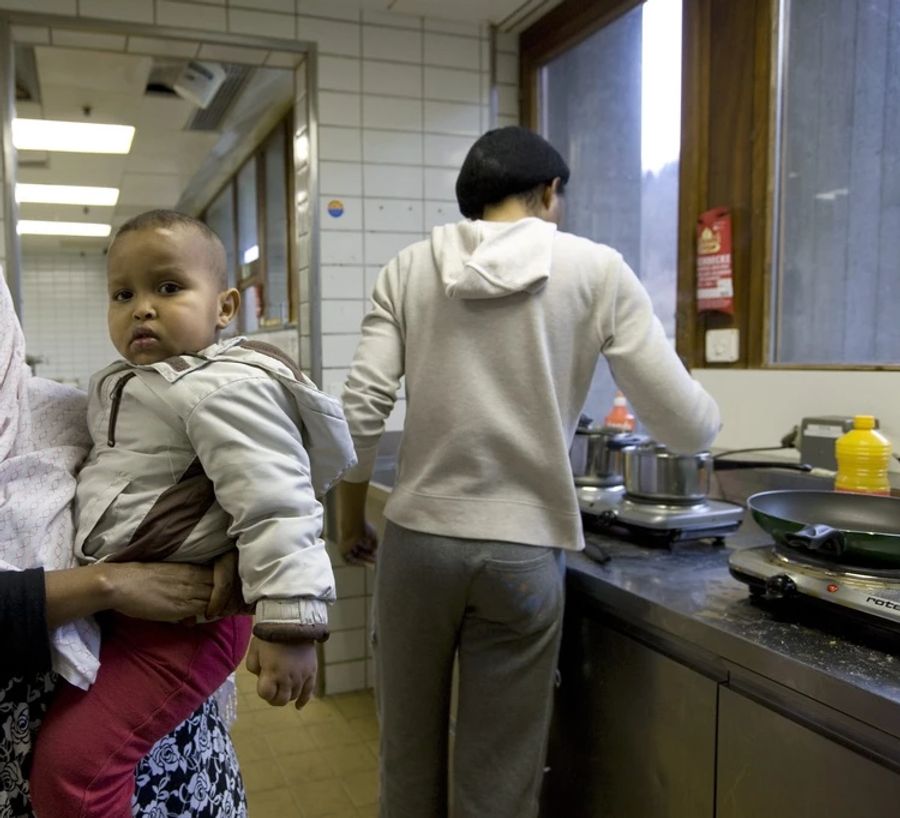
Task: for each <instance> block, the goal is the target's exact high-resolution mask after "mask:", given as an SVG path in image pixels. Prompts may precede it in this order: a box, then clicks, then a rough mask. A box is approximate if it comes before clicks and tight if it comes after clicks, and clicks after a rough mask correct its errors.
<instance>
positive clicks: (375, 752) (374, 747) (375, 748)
mask: <svg viewBox="0 0 900 818" xmlns="http://www.w3.org/2000/svg"><path fill="white" fill-rule="evenodd" d="M366 747H368V748H369V749H370V750H371V751H372V754H373V755H374V756H375V758H378V753H379V746H378V739H375V740H374V741H367V742H366Z"/></svg>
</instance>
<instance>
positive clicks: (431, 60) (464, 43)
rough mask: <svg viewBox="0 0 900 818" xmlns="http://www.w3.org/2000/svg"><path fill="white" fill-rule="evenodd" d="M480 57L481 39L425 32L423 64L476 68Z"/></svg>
mask: <svg viewBox="0 0 900 818" xmlns="http://www.w3.org/2000/svg"><path fill="white" fill-rule="evenodd" d="M480 59H481V41H480V40H477V39H474V38H472V37H458V36H456V35H454V34H434V33H426V34H425V64H426V65H445V66H448V67H450V68H468V69H473V68H475V69H477V68H478V67H479V61H480Z"/></svg>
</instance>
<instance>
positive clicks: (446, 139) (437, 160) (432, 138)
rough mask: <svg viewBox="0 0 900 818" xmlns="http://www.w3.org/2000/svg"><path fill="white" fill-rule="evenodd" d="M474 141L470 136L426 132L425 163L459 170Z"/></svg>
mask: <svg viewBox="0 0 900 818" xmlns="http://www.w3.org/2000/svg"><path fill="white" fill-rule="evenodd" d="M472 142H473V140H472V138H471V137H469V136H444V135H442V134H430V133H429V134H425V164H426V165H433V166H437V167H449V168H454V169H457V170H458V169H459V168H460V167H461V166H462V163H463V160H464V159H465V158H466V154H467V153H468V152H469V148H471V147H472Z"/></svg>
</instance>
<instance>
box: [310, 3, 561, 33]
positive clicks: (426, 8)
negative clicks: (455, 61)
mask: <svg viewBox="0 0 900 818" xmlns="http://www.w3.org/2000/svg"><path fill="white" fill-rule="evenodd" d="M560 2H561V0H453V2H452V3H448V2H447V0H329V5H334V6H339V7H341V8H348V9H357V8H361V9H365V10H368V11H387V12H391V13H394V14H414V15H421V16H422V17H432V18H435V19H438V20H440V19H444V20H460V21H465V22H472V21H479V22H489V23H493V24H495V25H497V26H498V27H499V28H500V30H501V31H516V32H517V31H522V30H524V29H525V28H527V27H528V26H529V25H531V23H533V22H534V21H535V20H537V19H538V18H539V17H541V16H543V15H544V14H546V13H547V12H548V11H549V10H550V9H551V8H553V7H554V6H556V5H559V3H560ZM303 5H304V0H300V12H301V13H302V12H303Z"/></svg>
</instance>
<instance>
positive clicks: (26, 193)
mask: <svg viewBox="0 0 900 818" xmlns="http://www.w3.org/2000/svg"><path fill="white" fill-rule="evenodd" d="M16 201H17V202H19V203H20V204H21V203H23V202H31V203H34V204H66V205H94V206H95V207H113V206H114V205H115V204H116V202H118V201H119V189H118V188H117V187H93V186H91V187H86V186H83V185H33V184H27V183H24V182H19V183H18V184H16Z"/></svg>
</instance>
